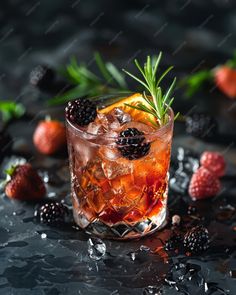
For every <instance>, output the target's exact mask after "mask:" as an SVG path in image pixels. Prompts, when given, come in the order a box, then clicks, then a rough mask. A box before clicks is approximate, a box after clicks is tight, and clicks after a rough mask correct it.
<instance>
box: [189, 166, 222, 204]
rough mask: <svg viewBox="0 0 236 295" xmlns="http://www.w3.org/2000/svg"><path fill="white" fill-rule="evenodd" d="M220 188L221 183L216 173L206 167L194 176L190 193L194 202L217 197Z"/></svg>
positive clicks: (198, 170)
mask: <svg viewBox="0 0 236 295" xmlns="http://www.w3.org/2000/svg"><path fill="white" fill-rule="evenodd" d="M220 187H221V185H220V181H219V179H218V178H217V177H216V176H215V175H214V173H212V172H211V171H209V170H208V169H206V168H205V167H200V168H198V169H197V171H196V172H195V173H194V174H193V176H192V178H191V180H190V185H189V189H188V191H189V195H190V196H191V198H192V199H193V200H200V199H205V198H208V197H212V196H215V195H216V194H217V193H218V192H219V191H220Z"/></svg>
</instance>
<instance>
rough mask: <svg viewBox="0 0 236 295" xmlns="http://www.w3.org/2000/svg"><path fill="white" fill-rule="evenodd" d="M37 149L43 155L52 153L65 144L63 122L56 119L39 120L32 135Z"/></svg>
mask: <svg viewBox="0 0 236 295" xmlns="http://www.w3.org/2000/svg"><path fill="white" fill-rule="evenodd" d="M33 141H34V145H35V147H36V148H37V150H38V151H39V152H40V153H42V154H45V155H52V154H55V153H56V152H58V151H60V150H62V149H63V148H64V147H65V146H66V129H65V126H64V124H62V123H61V122H59V121H56V120H45V121H41V122H39V124H38V126H37V127H36V129H35V131H34V135H33Z"/></svg>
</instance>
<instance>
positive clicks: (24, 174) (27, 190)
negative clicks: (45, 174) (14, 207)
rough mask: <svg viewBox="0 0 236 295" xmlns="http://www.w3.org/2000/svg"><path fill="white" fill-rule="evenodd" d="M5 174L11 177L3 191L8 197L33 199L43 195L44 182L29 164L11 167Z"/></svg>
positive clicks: (44, 190) (44, 191)
mask: <svg viewBox="0 0 236 295" xmlns="http://www.w3.org/2000/svg"><path fill="white" fill-rule="evenodd" d="M7 174H8V175H9V176H10V177H11V179H10V180H9V181H8V182H7V184H6V187H5V193H6V195H7V196H8V197H9V198H12V199H18V200H35V199H40V198H42V197H44V195H45V193H46V189H45V186H44V183H43V181H42V179H41V177H40V176H39V175H38V173H37V172H36V171H35V170H34V169H33V167H32V166H31V165H30V164H23V165H18V166H16V167H11V168H10V169H9V170H8V171H7Z"/></svg>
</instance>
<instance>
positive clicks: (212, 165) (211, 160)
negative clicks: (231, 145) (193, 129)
mask: <svg viewBox="0 0 236 295" xmlns="http://www.w3.org/2000/svg"><path fill="white" fill-rule="evenodd" d="M200 163H201V165H202V166H204V167H205V168H207V169H208V170H210V171H211V172H213V173H214V174H215V175H216V176H217V177H221V176H223V175H224V174H225V166H226V165H225V159H224V157H223V156H222V155H221V154H220V153H218V152H209V151H206V152H204V153H203V154H202V155H201V158H200Z"/></svg>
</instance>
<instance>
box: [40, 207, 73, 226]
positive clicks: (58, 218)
mask: <svg viewBox="0 0 236 295" xmlns="http://www.w3.org/2000/svg"><path fill="white" fill-rule="evenodd" d="M66 215H68V208H67V207H66V206H64V205H63V204H62V203H59V202H50V203H47V204H44V205H43V206H42V207H40V209H39V218H40V222H41V223H46V224H56V223H62V222H64V221H65V217H66Z"/></svg>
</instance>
